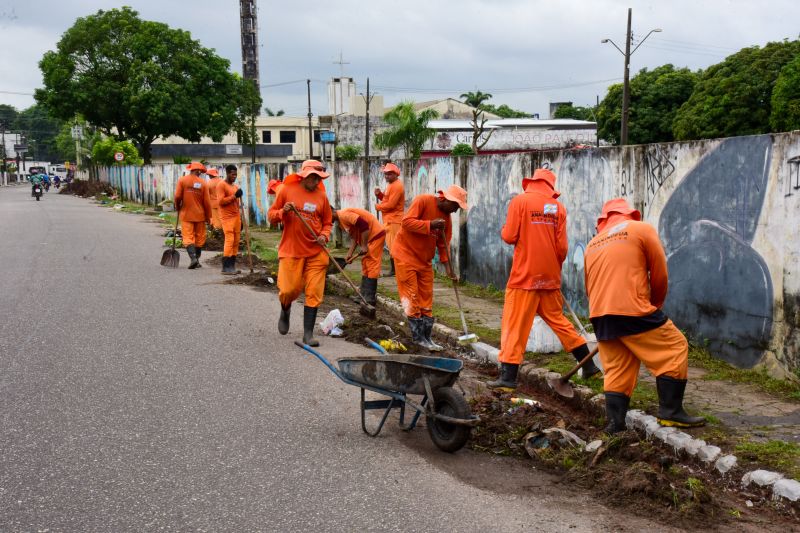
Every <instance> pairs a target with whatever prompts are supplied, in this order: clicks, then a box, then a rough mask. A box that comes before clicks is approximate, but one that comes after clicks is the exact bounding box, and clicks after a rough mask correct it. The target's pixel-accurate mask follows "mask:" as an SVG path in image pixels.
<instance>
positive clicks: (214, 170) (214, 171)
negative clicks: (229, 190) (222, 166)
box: [206, 168, 219, 178]
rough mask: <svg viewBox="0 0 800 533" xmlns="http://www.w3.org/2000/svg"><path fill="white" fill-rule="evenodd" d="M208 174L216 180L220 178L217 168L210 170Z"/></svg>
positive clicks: (207, 171)
mask: <svg viewBox="0 0 800 533" xmlns="http://www.w3.org/2000/svg"><path fill="white" fill-rule="evenodd" d="M206 174H208V175H209V176H214V177H215V178H218V177H219V171H218V170H217V169H216V168H209V169H208V170H206Z"/></svg>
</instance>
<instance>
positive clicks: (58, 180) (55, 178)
mask: <svg viewBox="0 0 800 533" xmlns="http://www.w3.org/2000/svg"><path fill="white" fill-rule="evenodd" d="M53 185H55V186H56V189H58V188H60V187H61V176H59V175H58V174H56V175H55V176H53Z"/></svg>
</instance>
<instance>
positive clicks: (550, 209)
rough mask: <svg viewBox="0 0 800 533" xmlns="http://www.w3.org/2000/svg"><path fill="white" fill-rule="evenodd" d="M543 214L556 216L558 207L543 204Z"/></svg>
mask: <svg viewBox="0 0 800 533" xmlns="http://www.w3.org/2000/svg"><path fill="white" fill-rule="evenodd" d="M544 214H545V215H556V214H558V205H557V204H544Z"/></svg>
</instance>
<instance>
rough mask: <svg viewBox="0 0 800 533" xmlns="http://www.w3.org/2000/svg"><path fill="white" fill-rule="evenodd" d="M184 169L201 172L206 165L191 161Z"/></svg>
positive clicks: (204, 169)
mask: <svg viewBox="0 0 800 533" xmlns="http://www.w3.org/2000/svg"><path fill="white" fill-rule="evenodd" d="M186 170H188V171H189V172H191V171H192V170H202V171H203V172H205V171H206V166H205V165H204V164H203V163H198V162H196V161H192V162H191V163H189V164H188V165H187V166H186Z"/></svg>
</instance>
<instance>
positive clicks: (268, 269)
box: [203, 254, 278, 285]
mask: <svg viewBox="0 0 800 533" xmlns="http://www.w3.org/2000/svg"><path fill="white" fill-rule="evenodd" d="M203 262H204V263H205V264H207V265H209V266H215V267H222V254H217V255H215V256H213V257H209V258H208V259H204V260H203ZM236 268H238V269H239V270H241V271H242V272H247V273H249V272H250V262H249V260H248V258H247V254H239V255H237V256H236ZM253 270H260V271H263V272H265V273H266V274H267V275H269V276H272V277H273V278H274V277H275V276H277V275H278V266H277V265H275V264H273V263H270V262H267V261H264V260H262V259H261V258H259V257H256V256H255V255H254V256H253ZM254 284H256V285H257V284H258V283H254ZM248 285H249V284H248Z"/></svg>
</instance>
